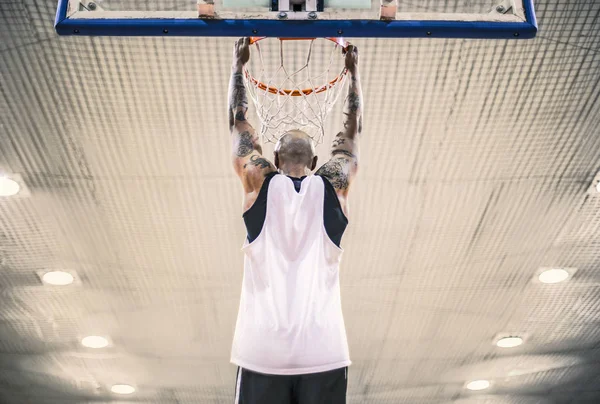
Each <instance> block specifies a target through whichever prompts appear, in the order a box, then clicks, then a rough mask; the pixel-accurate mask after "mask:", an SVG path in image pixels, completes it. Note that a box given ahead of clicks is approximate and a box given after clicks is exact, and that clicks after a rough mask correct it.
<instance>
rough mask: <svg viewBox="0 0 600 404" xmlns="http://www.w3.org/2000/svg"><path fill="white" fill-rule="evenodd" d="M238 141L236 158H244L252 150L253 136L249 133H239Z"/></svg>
mask: <svg viewBox="0 0 600 404" xmlns="http://www.w3.org/2000/svg"><path fill="white" fill-rule="evenodd" d="M239 136H240V140H239V143H238V148H237V151H236V153H235V154H236V156H238V157H246V156H248V155H249V154H250V153H252V151H253V150H254V141H253V136H252V134H251V133H250V132H249V131H245V132H242V133H240V135H239Z"/></svg>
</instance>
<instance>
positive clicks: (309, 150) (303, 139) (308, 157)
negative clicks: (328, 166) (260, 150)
mask: <svg viewBox="0 0 600 404" xmlns="http://www.w3.org/2000/svg"><path fill="white" fill-rule="evenodd" d="M315 154H316V152H315V146H314V143H313V140H312V139H311V137H310V136H308V135H307V134H306V133H304V132H302V131H301V130H291V131H289V132H286V133H285V134H284V135H283V136H282V137H281V138H280V139H279V141H278V142H277V144H276V145H275V160H276V163H277V164H276V165H277V167H278V168H280V167H281V166H283V165H288V164H289V165H293V166H305V167H308V168H309V169H311V170H314V167H313V160H314V159H315ZM315 164H316V161H315Z"/></svg>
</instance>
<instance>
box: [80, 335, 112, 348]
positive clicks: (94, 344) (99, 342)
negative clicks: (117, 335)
mask: <svg viewBox="0 0 600 404" xmlns="http://www.w3.org/2000/svg"><path fill="white" fill-rule="evenodd" d="M81 344H82V345H83V346H86V347H88V348H106V347H107V346H108V339H106V338H104V337H99V336H97V335H90V336H88V337H85V338H84V339H82V340H81Z"/></svg>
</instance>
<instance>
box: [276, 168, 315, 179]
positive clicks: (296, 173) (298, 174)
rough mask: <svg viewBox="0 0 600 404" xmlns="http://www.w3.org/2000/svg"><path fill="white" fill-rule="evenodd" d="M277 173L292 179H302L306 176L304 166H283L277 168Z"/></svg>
mask: <svg viewBox="0 0 600 404" xmlns="http://www.w3.org/2000/svg"><path fill="white" fill-rule="evenodd" d="M279 173H280V174H284V175H287V176H290V177H294V178H302V177H304V176H305V175H308V169H307V168H306V166H283V167H280V168H279Z"/></svg>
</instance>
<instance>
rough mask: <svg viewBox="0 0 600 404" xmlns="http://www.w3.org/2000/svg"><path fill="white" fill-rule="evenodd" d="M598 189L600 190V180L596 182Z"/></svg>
mask: <svg viewBox="0 0 600 404" xmlns="http://www.w3.org/2000/svg"><path fill="white" fill-rule="evenodd" d="M596 191H598V192H600V181H598V183H597V184H596Z"/></svg>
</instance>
